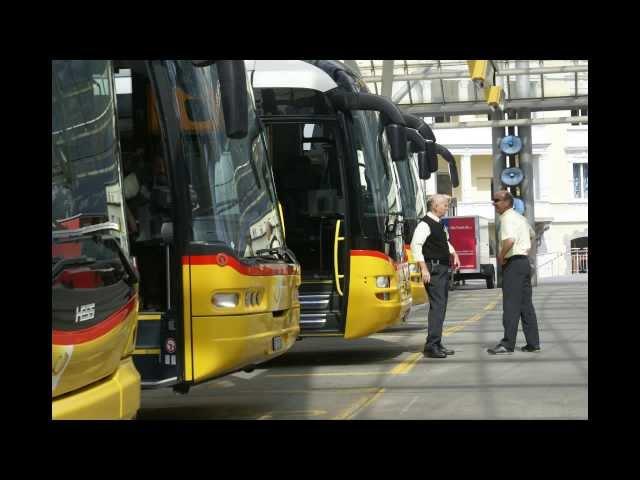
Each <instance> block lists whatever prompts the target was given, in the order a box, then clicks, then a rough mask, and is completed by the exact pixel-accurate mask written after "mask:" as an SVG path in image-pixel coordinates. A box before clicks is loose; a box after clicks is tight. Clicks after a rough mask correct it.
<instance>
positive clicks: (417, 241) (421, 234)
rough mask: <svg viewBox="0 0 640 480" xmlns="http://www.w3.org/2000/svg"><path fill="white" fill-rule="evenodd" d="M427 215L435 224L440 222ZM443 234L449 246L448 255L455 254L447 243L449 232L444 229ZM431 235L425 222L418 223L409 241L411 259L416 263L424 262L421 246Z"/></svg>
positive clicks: (451, 246)
mask: <svg viewBox="0 0 640 480" xmlns="http://www.w3.org/2000/svg"><path fill="white" fill-rule="evenodd" d="M427 215H428V216H429V217H431V218H432V219H433V220H435V221H436V222H440V218H438V216H437V215H436V214H435V213H433V212H427ZM445 234H446V235H447V244H448V245H449V253H455V252H456V251H455V249H454V248H453V245H451V243H450V242H449V232H448V231H447V230H446V229H445ZM429 235H431V228H429V224H428V223H427V222H418V226H417V227H416V229H415V231H414V232H413V238H412V239H411V253H412V254H413V258H414V259H415V261H416V262H424V255H422V246H423V245H424V242H426V241H427V237H428V236H429Z"/></svg>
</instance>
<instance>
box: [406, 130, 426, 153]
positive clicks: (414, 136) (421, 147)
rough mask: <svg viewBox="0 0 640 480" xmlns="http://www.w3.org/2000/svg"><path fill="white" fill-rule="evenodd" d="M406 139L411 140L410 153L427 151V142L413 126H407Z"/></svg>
mask: <svg viewBox="0 0 640 480" xmlns="http://www.w3.org/2000/svg"><path fill="white" fill-rule="evenodd" d="M407 139H408V140H409V142H411V152H412V153H419V152H426V151H427V142H426V141H425V140H424V138H422V135H420V133H418V131H417V130H416V129H415V128H411V127H407Z"/></svg>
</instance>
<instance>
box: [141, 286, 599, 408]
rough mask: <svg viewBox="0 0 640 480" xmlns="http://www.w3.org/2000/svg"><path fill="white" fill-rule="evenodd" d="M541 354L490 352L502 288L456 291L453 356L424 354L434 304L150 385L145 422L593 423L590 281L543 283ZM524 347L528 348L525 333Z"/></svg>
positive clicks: (448, 339)
mask: <svg viewBox="0 0 640 480" xmlns="http://www.w3.org/2000/svg"><path fill="white" fill-rule="evenodd" d="M534 304H535V307H536V312H537V315H538V324H539V328H540V339H541V346H542V351H541V352H540V353H523V352H520V351H519V350H517V351H516V352H515V353H514V354H512V355H506V356H493V355H489V354H487V352H486V349H487V348H488V347H492V346H494V345H495V344H496V342H497V341H498V340H499V339H500V338H501V337H502V296H501V290H500V289H492V290H487V289H486V288H485V287H484V283H483V282H473V281H472V282H468V283H467V285H465V286H461V287H460V288H459V289H457V290H454V291H452V292H451V293H450V297H449V308H448V310H447V319H446V321H445V331H444V336H445V338H444V342H443V343H444V344H445V345H446V346H447V347H449V348H452V349H454V350H455V355H453V356H449V357H447V358H446V359H431V358H426V357H424V356H423V355H422V348H423V346H424V340H425V336H426V309H427V307H426V306H422V307H414V308H413V311H412V314H411V316H410V317H409V320H408V327H401V328H394V329H392V330H391V331H388V332H383V333H379V334H376V335H373V336H371V337H369V338H365V339H360V340H351V341H346V340H343V339H340V338H304V339H303V340H301V341H298V342H296V344H295V346H294V347H293V348H292V349H291V350H290V351H289V352H287V353H286V354H284V355H283V356H281V357H279V358H277V359H275V360H273V361H271V362H269V363H266V364H263V365H261V366H259V367H258V368H256V369H255V370H254V371H253V372H251V373H245V372H239V373H234V374H232V375H227V376H226V377H223V378H220V379H218V380H214V381H211V382H208V383H205V384H203V385H199V386H197V387H194V388H192V389H191V391H190V392H189V393H188V394H187V395H179V394H176V393H173V391H172V390H170V389H162V390H144V391H143V392H142V406H141V409H140V411H139V415H138V418H139V419H140V420H145V419H211V420H222V419H246V420H279V419H286V420H298V419H304V420H378V419H389V420H424V419H438V420H442V419H449V420H458V419H462V420H470V419H479V420H493V419H572V420H574V419H587V417H588V409H587V371H588V370H587V369H588V354H587V350H588V348H587V347H588V344H587V278H586V276H581V277H580V278H575V279H565V280H563V281H561V282H557V281H553V282H541V283H540V284H539V285H538V286H537V287H536V288H534ZM518 345H519V346H521V345H524V337H523V335H522V331H521V329H520V330H519V333H518Z"/></svg>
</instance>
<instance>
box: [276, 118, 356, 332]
mask: <svg viewBox="0 0 640 480" xmlns="http://www.w3.org/2000/svg"><path fill="white" fill-rule="evenodd" d="M265 124H267V132H268V133H267V137H268V138H269V151H270V158H271V162H272V168H273V174H274V177H275V182H276V189H277V191H278V197H279V199H280V202H281V204H282V211H283V216H284V223H285V225H286V235H287V236H286V239H287V245H288V246H289V248H291V250H292V251H293V252H294V253H295V255H296V256H297V258H298V261H299V262H300V265H301V267H302V285H301V287H300V305H301V316H300V327H301V330H302V332H303V334H305V335H309V334H314V333H316V334H319V333H322V334H338V333H344V331H345V328H346V325H345V317H346V315H345V311H346V304H347V294H348V291H347V290H348V275H349V270H348V269H349V265H348V258H349V256H348V254H347V252H348V251H349V250H348V248H349V240H348V239H349V235H348V224H347V221H348V213H347V204H348V203H347V202H346V195H345V189H344V187H343V185H344V172H343V167H342V161H341V159H340V153H339V152H340V151H341V150H340V149H341V143H340V139H339V138H337V135H336V133H337V128H336V122H335V120H312V119H304V120H302V119H301V120H299V121H295V122H292V121H290V120H287V121H284V120H283V121H277V120H274V119H273V118H271V119H265Z"/></svg>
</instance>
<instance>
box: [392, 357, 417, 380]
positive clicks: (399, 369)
mask: <svg viewBox="0 0 640 480" xmlns="http://www.w3.org/2000/svg"><path fill="white" fill-rule="evenodd" d="M421 357H422V352H416V353H412V354H411V355H409V358H407V359H406V360H405V361H404V362H402V363H400V364H399V365H396V366H395V367H393V369H392V370H391V371H390V372H389V374H391V375H406V374H407V373H408V372H409V370H411V369H412V368H413V365H414V364H415V363H416V362H417V361H418V360H420V358H421Z"/></svg>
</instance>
